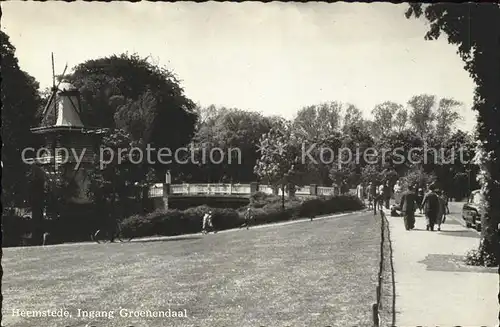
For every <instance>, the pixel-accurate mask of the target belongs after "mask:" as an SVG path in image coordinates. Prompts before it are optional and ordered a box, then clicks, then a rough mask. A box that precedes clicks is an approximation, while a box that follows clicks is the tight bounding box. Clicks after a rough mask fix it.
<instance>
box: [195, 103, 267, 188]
mask: <svg viewBox="0 0 500 327" xmlns="http://www.w3.org/2000/svg"><path fill="white" fill-rule="evenodd" d="M200 113H201V115H202V117H203V121H202V122H201V123H200V124H199V126H198V128H197V130H196V134H195V136H194V138H193V144H194V149H195V152H196V153H195V158H196V161H200V162H201V160H202V158H203V153H202V152H203V151H205V153H207V152H208V151H211V150H212V149H213V150H217V151H218V152H220V151H222V153H223V156H224V158H220V159H223V160H222V162H221V163H217V162H206V163H203V164H200V165H196V166H195V167H193V168H194V169H195V170H198V173H199V174H198V177H197V179H198V180H200V179H208V180H216V181H238V182H244V183H246V182H252V181H255V179H256V177H257V176H255V174H254V166H255V163H256V161H257V158H258V153H257V152H256V150H257V146H258V145H259V140H260V137H261V136H262V135H263V134H264V133H267V132H269V130H270V129H271V126H272V122H271V120H270V119H269V118H267V117H264V116H263V115H262V114H260V113H257V112H249V111H244V110H240V109H236V108H233V109H228V108H224V107H222V108H217V107H215V106H210V107H208V108H203V109H201V110H200ZM203 149H204V150H203ZM218 152H215V151H214V153H218ZM214 157H215V155H214ZM220 159H219V158H214V161H215V160H217V161H219V160H220ZM193 174H194V175H197V172H196V171H194V170H193Z"/></svg>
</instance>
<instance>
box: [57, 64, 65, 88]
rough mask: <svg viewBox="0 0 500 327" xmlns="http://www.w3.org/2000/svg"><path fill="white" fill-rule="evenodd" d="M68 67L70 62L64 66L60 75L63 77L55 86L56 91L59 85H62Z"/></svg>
mask: <svg viewBox="0 0 500 327" xmlns="http://www.w3.org/2000/svg"><path fill="white" fill-rule="evenodd" d="M66 69H68V64H66V66H64V70H63V73H62V74H61V75H59V76H61V78H60V79H59V83H57V86H56V87H55V89H56V91H57V90H58V89H59V85H61V82H62V80H63V77H64V73H66Z"/></svg>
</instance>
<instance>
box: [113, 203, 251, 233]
mask: <svg viewBox="0 0 500 327" xmlns="http://www.w3.org/2000/svg"><path fill="white" fill-rule="evenodd" d="M208 210H212V212H213V218H212V221H213V223H214V225H215V226H217V229H220V230H223V229H228V228H235V227H237V226H238V225H239V224H241V223H242V221H241V220H240V216H239V215H238V213H237V211H236V210H234V209H218V208H210V207H207V206H199V207H194V208H189V209H186V210H183V211H182V210H177V209H173V210H168V211H165V210H157V211H154V212H152V213H149V214H146V215H144V216H141V215H133V216H131V217H128V218H126V219H124V220H123V221H122V222H121V229H122V231H123V233H124V235H126V236H134V237H143V236H153V235H162V236H173V235H181V234H190V233H197V232H200V231H201V228H202V222H203V215H204V214H205V213H206V212H207V211H208Z"/></svg>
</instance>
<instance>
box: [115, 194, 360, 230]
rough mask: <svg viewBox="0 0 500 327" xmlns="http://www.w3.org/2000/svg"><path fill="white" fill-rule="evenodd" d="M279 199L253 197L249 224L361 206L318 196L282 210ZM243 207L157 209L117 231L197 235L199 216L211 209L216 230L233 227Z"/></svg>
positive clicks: (240, 218) (350, 200) (238, 223)
mask: <svg viewBox="0 0 500 327" xmlns="http://www.w3.org/2000/svg"><path fill="white" fill-rule="evenodd" d="M281 201H282V200H281V198H280V197H279V196H275V195H265V194H262V193H261V194H259V193H257V194H254V195H253V196H252V198H251V199H250V204H249V206H250V207H251V208H252V214H253V217H254V220H253V223H254V224H257V225H260V224H268V223H275V222H280V221H287V220H292V219H297V218H300V217H302V218H305V217H307V218H310V217H315V216H319V215H326V214H333V213H338V212H343V211H350V210H359V209H362V208H363V206H364V205H363V204H362V203H361V201H359V199H358V198H357V197H355V196H352V195H339V196H333V197H318V198H312V199H305V200H298V199H287V200H286V202H285V208H284V210H283V209H282V202H281ZM246 208H247V207H243V208H240V209H239V210H234V209H219V208H210V207H208V206H199V207H194V208H189V209H186V210H175V209H174V210H168V211H163V210H157V211H154V212H152V213H149V214H147V215H133V216H131V217H128V218H126V219H124V220H123V221H122V222H121V229H122V231H123V233H124V234H125V235H127V236H134V237H144V236H154V235H161V236H174V235H181V234H191V233H198V232H200V231H201V228H202V220H203V215H204V214H205V213H206V212H207V211H209V210H212V213H213V219H212V221H213V224H214V226H215V228H216V229H217V230H225V229H231V228H237V227H239V226H241V225H242V224H243V223H244V215H245V211H246Z"/></svg>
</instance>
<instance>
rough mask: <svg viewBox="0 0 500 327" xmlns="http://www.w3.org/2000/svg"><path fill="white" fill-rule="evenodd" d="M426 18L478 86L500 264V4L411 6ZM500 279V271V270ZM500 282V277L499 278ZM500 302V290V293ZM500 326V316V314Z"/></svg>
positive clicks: (488, 248) (489, 249)
mask: <svg viewBox="0 0 500 327" xmlns="http://www.w3.org/2000/svg"><path fill="white" fill-rule="evenodd" d="M422 15H424V16H425V18H426V19H427V20H428V21H429V22H430V30H429V31H428V32H427V34H426V35H425V37H426V39H428V40H435V39H437V38H439V37H440V35H441V32H444V33H445V34H446V35H447V36H448V42H449V43H451V44H454V45H456V46H457V47H458V54H459V55H460V57H461V58H462V60H463V61H464V63H465V69H466V70H467V71H468V72H469V74H470V75H471V77H472V78H473V79H474V82H475V84H476V85H477V87H476V90H475V96H474V107H473V108H474V110H475V111H477V112H478V116H477V119H478V121H477V122H478V127H477V129H478V137H479V140H480V142H481V143H480V144H479V145H478V149H477V150H478V151H477V153H476V155H477V161H476V162H477V164H478V165H479V167H480V170H481V172H480V174H479V180H480V183H481V186H482V187H481V193H482V194H483V195H484V197H485V199H486V204H485V208H484V209H485V212H486V213H485V215H484V217H483V218H482V219H483V221H482V224H481V225H482V230H481V240H482V241H481V245H480V249H479V250H480V251H481V252H484V253H487V254H492V255H495V256H496V258H497V263H499V264H500V262H499V261H500V240H499V235H498V234H499V231H498V224H499V223H500V201H498V199H499V198H500V131H499V128H498V122H499V121H500V92H498V90H500V43H499V42H498V40H500V6H499V5H498V4H497V3H481V4H477V3H467V4H461V5H456V4H451V3H450V4H447V3H436V4H432V5H425V6H424V5H422V4H410V7H409V9H408V11H407V12H406V17H408V18H409V17H411V16H415V17H417V18H418V17H420V16H422ZM498 272H499V277H500V268H499V271H498ZM499 282H500V279H499ZM498 298H499V301H500V292H499V294H498ZM498 318H499V322H500V313H499V317H498Z"/></svg>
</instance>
